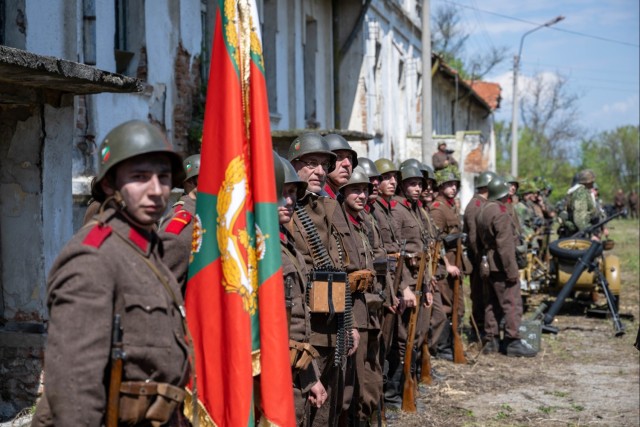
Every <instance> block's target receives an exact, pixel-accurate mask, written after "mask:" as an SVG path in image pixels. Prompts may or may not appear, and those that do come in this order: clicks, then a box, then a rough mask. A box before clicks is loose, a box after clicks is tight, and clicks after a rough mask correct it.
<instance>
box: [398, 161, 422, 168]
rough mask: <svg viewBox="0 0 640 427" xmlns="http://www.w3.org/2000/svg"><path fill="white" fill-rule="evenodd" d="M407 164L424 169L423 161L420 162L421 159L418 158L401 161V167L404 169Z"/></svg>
mask: <svg viewBox="0 0 640 427" xmlns="http://www.w3.org/2000/svg"><path fill="white" fill-rule="evenodd" d="M405 166H413V167H414V168H416V169H418V170H421V169H422V163H420V161H419V160H418V159H414V158H411V159H407V160H405V161H403V162H402V163H400V169H402V168H403V167H405Z"/></svg>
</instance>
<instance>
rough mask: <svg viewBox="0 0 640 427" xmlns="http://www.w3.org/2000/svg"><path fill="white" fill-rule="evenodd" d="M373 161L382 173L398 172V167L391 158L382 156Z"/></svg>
mask: <svg viewBox="0 0 640 427" xmlns="http://www.w3.org/2000/svg"><path fill="white" fill-rule="evenodd" d="M373 163H374V164H375V165H376V168H377V169H378V172H380V174H381V175H382V174H385V173H387V172H398V168H397V167H396V165H394V164H393V162H392V161H391V160H389V159H385V158H382V159H378V160H376V161H375V162H373Z"/></svg>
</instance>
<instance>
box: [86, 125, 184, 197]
mask: <svg viewBox="0 0 640 427" xmlns="http://www.w3.org/2000/svg"><path fill="white" fill-rule="evenodd" d="M149 153H166V154H167V156H168V157H169V159H170V160H171V173H172V181H173V186H174V187H178V186H181V185H182V181H183V178H184V169H183V168H182V159H181V158H180V156H179V155H178V154H177V153H176V152H175V151H173V147H172V146H171V144H170V143H169V141H167V138H165V136H164V135H163V134H162V132H161V131H160V130H159V129H158V128H156V127H155V126H153V125H151V124H149V123H147V122H143V121H141V120H131V121H129V122H125V123H122V124H121V125H119V126H116V127H115V128H113V129H112V130H111V131H110V132H109V133H108V134H107V136H106V137H105V138H104V140H103V141H102V144H100V150H99V154H100V166H99V168H98V175H97V177H96V184H97V183H99V182H100V181H102V180H103V179H104V177H105V176H106V175H107V172H109V171H110V170H112V169H113V167H114V166H116V165H117V164H118V163H120V162H122V161H124V160H127V159H130V158H132V157H135V156H138V155H140V154H149Z"/></svg>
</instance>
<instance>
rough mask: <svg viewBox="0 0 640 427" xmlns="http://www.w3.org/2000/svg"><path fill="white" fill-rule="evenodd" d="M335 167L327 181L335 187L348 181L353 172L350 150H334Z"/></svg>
mask: <svg viewBox="0 0 640 427" xmlns="http://www.w3.org/2000/svg"><path fill="white" fill-rule="evenodd" d="M334 153H335V154H336V156H338V157H337V159H336V168H335V169H334V170H333V171H331V173H330V174H329V181H331V182H332V183H333V185H335V186H336V187H342V186H343V185H345V184H346V183H347V181H349V178H351V174H352V173H353V163H352V161H353V160H352V158H351V152H350V151H348V150H336V151H334Z"/></svg>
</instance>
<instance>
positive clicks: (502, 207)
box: [500, 205, 507, 213]
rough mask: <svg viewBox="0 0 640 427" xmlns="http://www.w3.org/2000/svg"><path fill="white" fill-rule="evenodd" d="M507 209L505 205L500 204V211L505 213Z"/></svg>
mask: <svg viewBox="0 0 640 427" xmlns="http://www.w3.org/2000/svg"><path fill="white" fill-rule="evenodd" d="M506 211H507V207H506V206H505V205H500V212H502V213H505V212H506Z"/></svg>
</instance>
